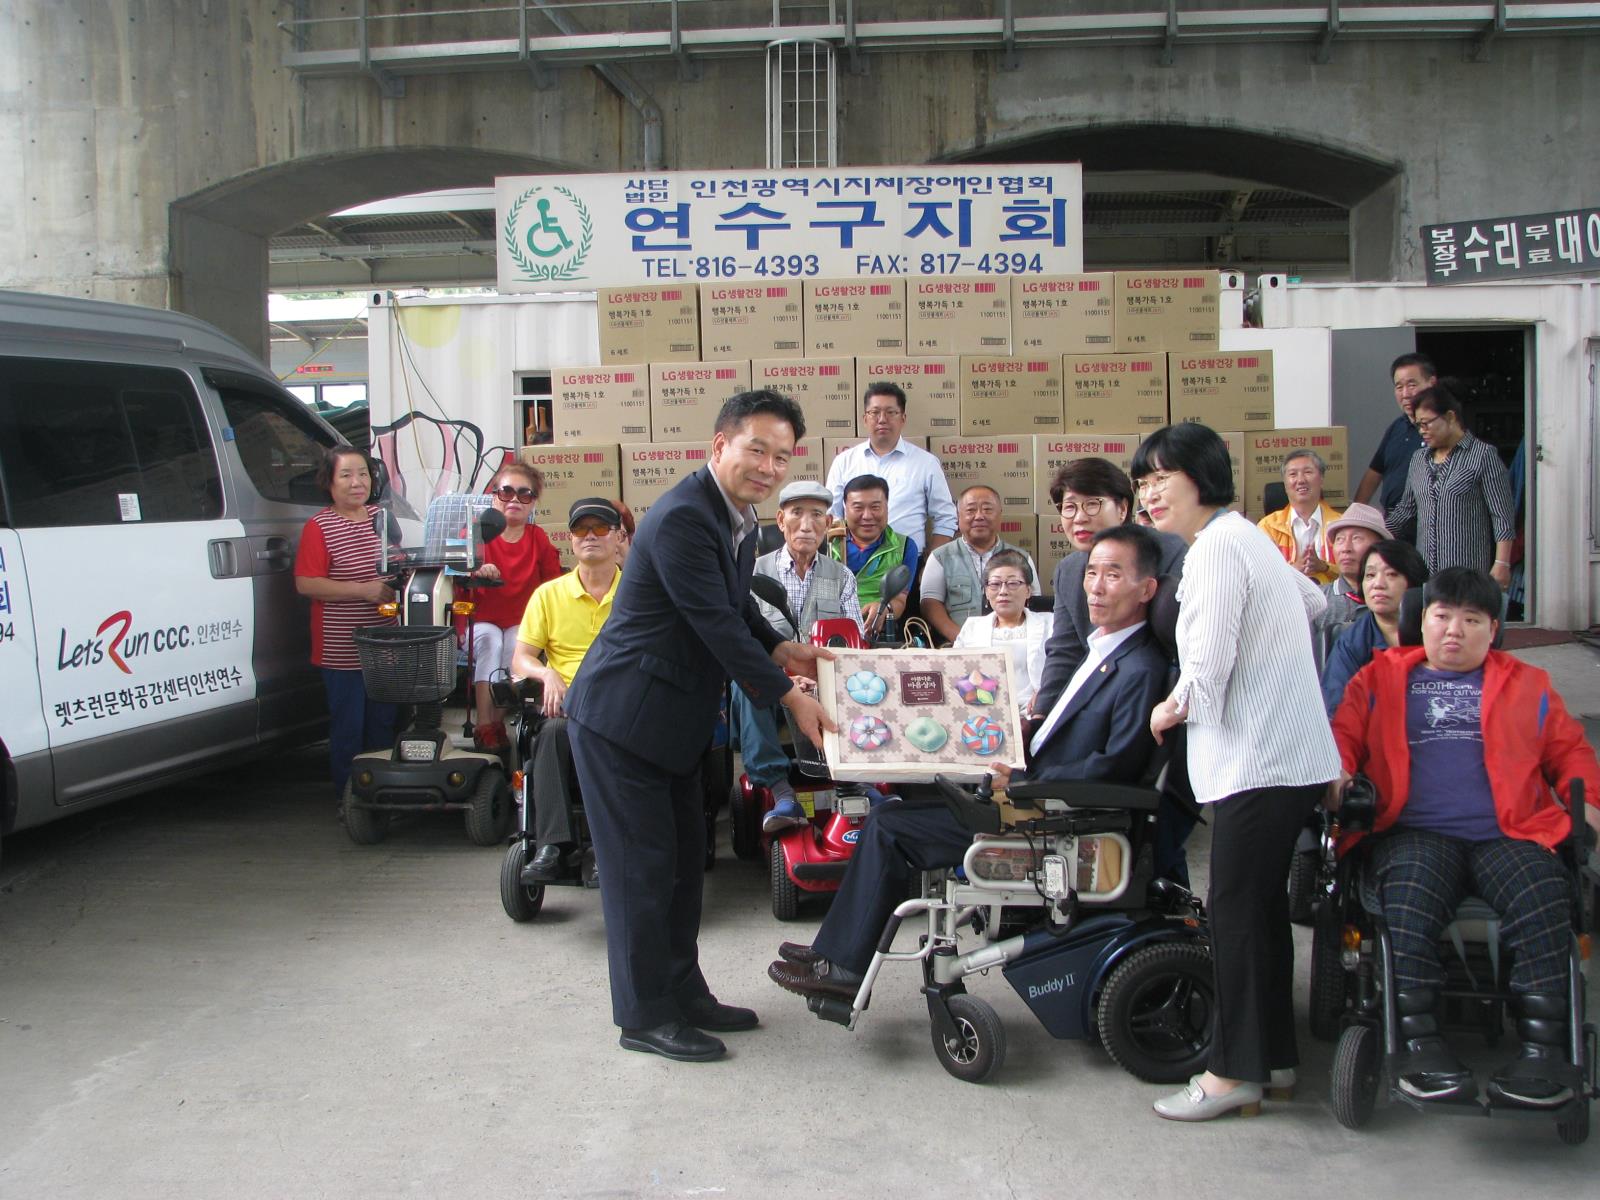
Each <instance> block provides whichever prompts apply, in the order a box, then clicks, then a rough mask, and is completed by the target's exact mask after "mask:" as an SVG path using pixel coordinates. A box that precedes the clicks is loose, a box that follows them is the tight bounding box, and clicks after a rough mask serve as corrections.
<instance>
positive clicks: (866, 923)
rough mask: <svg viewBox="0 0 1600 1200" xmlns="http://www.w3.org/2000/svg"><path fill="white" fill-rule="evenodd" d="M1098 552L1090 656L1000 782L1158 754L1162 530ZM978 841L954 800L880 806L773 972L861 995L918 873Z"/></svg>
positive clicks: (1072, 774)
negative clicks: (1152, 720)
mask: <svg viewBox="0 0 1600 1200" xmlns="http://www.w3.org/2000/svg"><path fill="white" fill-rule="evenodd" d="M1086 558H1087V559H1088V564H1087V568H1086V570H1085V573H1084V582H1083V588H1084V594H1085V598H1086V603H1087V606H1088V609H1089V612H1090V615H1091V618H1092V620H1093V621H1094V627H1093V631H1092V633H1091V634H1090V636H1089V639H1088V643H1087V647H1086V656H1085V658H1084V660H1083V663H1082V664H1081V665H1080V667H1079V669H1078V671H1076V672H1075V673H1074V675H1073V677H1072V679H1071V680H1070V681H1069V682H1068V684H1067V686H1066V688H1065V690H1064V691H1063V692H1062V694H1061V697H1060V699H1059V700H1058V701H1057V703H1056V705H1055V706H1054V707H1053V708H1052V709H1051V710H1050V711H1049V713H1048V714H1047V715H1046V717H1045V722H1044V724H1043V725H1041V726H1040V728H1039V731H1038V733H1036V734H1035V735H1034V739H1033V741H1032V742H1031V743H1030V747H1031V750H1032V754H1031V756H1030V761H1029V766H1028V770H1027V772H1026V775H1025V776H1024V775H1023V774H1022V773H1020V772H1013V771H1012V770H1011V769H1010V768H1009V767H1006V766H1004V765H997V766H996V767H995V770H994V775H995V783H996V786H997V787H1004V786H1005V785H1006V784H1007V783H1008V782H1009V781H1010V780H1011V779H1013V778H1015V779H1016V780H1017V781H1018V782H1022V780H1023V779H1024V778H1026V780H1028V781H1030V782H1033V781H1041V780H1055V779H1060V780H1066V779H1105V780H1110V781H1113V782H1116V783H1135V782H1137V781H1138V780H1139V779H1140V777H1141V776H1142V775H1143V774H1144V772H1145V769H1146V767H1147V766H1148V765H1149V762H1150V756H1151V754H1152V752H1153V751H1154V750H1155V739H1154V738H1153V737H1151V736H1150V731H1149V728H1148V726H1149V713H1148V710H1147V709H1146V708H1145V707H1144V706H1145V705H1146V704H1148V703H1150V702H1151V700H1152V699H1153V700H1154V701H1156V702H1157V703H1159V702H1160V700H1161V698H1162V696H1164V695H1165V694H1166V691H1167V684H1168V677H1167V675H1168V667H1169V666H1170V663H1169V660H1168V658H1167V655H1166V653H1165V652H1164V651H1163V650H1162V649H1161V647H1160V645H1159V644H1158V643H1157V642H1156V640H1155V638H1154V637H1153V636H1152V635H1151V633H1150V630H1149V628H1148V626H1147V625H1146V623H1145V617H1146V612H1147V610H1148V607H1149V604H1150V600H1151V598H1152V597H1154V595H1155V593H1156V586H1157V584H1158V582H1159V576H1158V575H1157V571H1158V569H1159V566H1160V561H1161V548H1160V543H1159V542H1158V541H1157V540H1156V538H1155V536H1154V534H1153V532H1152V531H1151V530H1148V529H1143V528H1141V527H1139V526H1137V525H1118V526H1115V527H1113V528H1111V529H1107V530H1103V531H1102V532H1100V533H1099V534H1097V535H1096V536H1095V540H1094V545H1093V547H1092V549H1091V550H1090V552H1089V554H1088V555H1087V556H1086ZM971 844H972V834H971V832H970V831H969V830H967V829H966V828H964V827H963V826H962V825H961V824H960V823H959V822H958V821H957V820H956V819H955V817H954V816H952V815H951V814H950V812H949V810H948V809H946V808H945V807H944V805H943V804H942V802H930V801H926V800H896V801H890V802H888V803H886V804H882V805H879V806H878V807H877V808H875V809H874V810H873V811H872V815H871V816H869V817H868V818H867V823H866V825H865V826H864V827H863V829H862V833H861V840H860V842H858V843H857V845H856V852H855V855H854V857H852V858H851V860H850V869H849V870H848V871H847V872H846V873H845V877H844V881H843V882H842V883H841V884H840V887H839V893H838V895H837V896H836V897H834V901H833V906H832V907H831V908H830V909H829V910H828V915H827V917H825V918H824V919H823V922H822V928H821V929H819V930H818V931H817V936H816V938H815V940H813V941H812V943H811V945H810V946H801V945H798V944H796V943H793V942H785V943H784V944H783V945H782V946H780V947H779V948H778V953H779V955H780V956H781V957H780V958H779V960H778V961H777V962H775V963H773V964H772V965H771V966H770V967H768V968H767V974H768V975H769V976H770V977H771V978H772V980H773V982H775V983H777V984H778V985H779V986H780V987H783V988H786V989H788V990H789V991H791V992H798V993H799V994H801V995H803V996H837V997H842V998H850V997H853V996H854V995H855V993H856V990H857V988H859V987H860V985H861V975H862V972H864V971H865V970H866V969H867V966H868V964H869V963H870V962H871V961H872V955H873V952H874V951H875V950H876V949H877V943H878V938H879V937H881V936H882V934H883V927H884V925H885V923H886V922H887V921H888V920H889V915H890V914H891V913H892V912H893V911H894V908H895V905H896V904H897V903H899V902H900V901H901V900H903V899H904V898H905V896H906V892H907V889H908V888H909V886H910V883H911V872H912V871H914V870H915V871H927V870H932V869H934V868H936V867H953V866H956V865H958V864H959V863H960V862H961V859H962V857H963V855H965V854H966V851H967V847H968V846H969V845H971Z"/></svg>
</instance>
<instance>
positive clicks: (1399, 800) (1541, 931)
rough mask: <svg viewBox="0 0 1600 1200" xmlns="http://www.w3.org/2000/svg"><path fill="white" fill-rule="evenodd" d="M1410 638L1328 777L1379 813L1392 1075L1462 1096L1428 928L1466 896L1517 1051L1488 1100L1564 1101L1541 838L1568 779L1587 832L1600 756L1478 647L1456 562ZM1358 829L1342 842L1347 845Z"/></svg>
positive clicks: (1552, 871) (1472, 575)
mask: <svg viewBox="0 0 1600 1200" xmlns="http://www.w3.org/2000/svg"><path fill="white" fill-rule="evenodd" d="M1423 594H1424V608H1423V615H1422V645H1421V647H1399V648H1396V649H1392V650H1380V651H1378V652H1377V653H1376V654H1375V655H1374V656H1373V659H1372V661H1371V662H1370V663H1369V664H1368V665H1367V666H1365V667H1363V668H1362V669H1361V670H1360V671H1359V672H1358V673H1357V674H1356V676H1355V678H1354V679H1352V680H1351V681H1350V686H1349V689H1348V690H1347V691H1346V692H1345V697H1344V702H1343V703H1342V704H1341V705H1340V706H1339V710H1338V711H1337V712H1336V713H1335V714H1334V718H1333V733H1334V739H1335V740H1336V741H1337V742H1338V744H1339V754H1340V757H1341V759H1342V765H1343V769H1344V776H1343V778H1342V779H1341V780H1340V783H1341V784H1342V783H1345V782H1348V780H1349V778H1350V776H1351V775H1352V774H1354V773H1355V772H1358V771H1359V772H1362V773H1364V774H1365V775H1366V776H1367V777H1368V778H1370V779H1371V780H1372V782H1373V784H1374V785H1375V787H1376V789H1377V793H1378V808H1377V815H1376V819H1375V821H1374V822H1373V833H1372V839H1371V842H1372V844H1371V847H1370V858H1369V861H1368V866H1369V868H1370V873H1371V878H1372V879H1373V880H1374V881H1375V883H1376V885H1377V895H1378V899H1379V903H1380V904H1381V906H1382V911H1383V920H1384V923H1385V924H1386V925H1387V926H1388V928H1389V934H1390V939H1391V942H1392V944H1393V947H1394V981H1393V987H1394V990H1395V1001H1396V1007H1397V1009H1398V1012H1399V1014H1400V1035H1399V1036H1400V1042H1401V1046H1402V1049H1401V1062H1400V1065H1399V1070H1398V1072H1397V1073H1398V1075H1399V1077H1400V1087H1401V1088H1402V1089H1403V1090H1404V1091H1406V1092H1407V1093H1408V1094H1410V1095H1412V1096H1415V1097H1417V1098H1418V1099H1423V1100H1453V1101H1462V1100H1467V1099H1470V1098H1471V1097H1472V1096H1473V1095H1474V1094H1475V1093H1476V1087H1477V1085H1476V1083H1475V1082H1474V1080H1473V1077H1472V1073H1471V1072H1470V1071H1469V1070H1467V1068H1466V1067H1464V1066H1463V1065H1462V1064H1461V1062H1460V1060H1459V1059H1457V1058H1456V1057H1455V1055H1454V1054H1453V1053H1452V1052H1451V1051H1450V1049H1449V1047H1448V1046H1446V1045H1445V1043H1444V1040H1443V1039H1442V1038H1441V1037H1440V1036H1439V1027H1438V1021H1437V1018H1436V1007H1437V1004H1438V994H1439V989H1440V988H1441V987H1442V986H1443V985H1444V982H1445V973H1444V968H1443V966H1442V965H1441V963H1440V961H1439V950H1438V947H1439V939H1440V937H1441V936H1442V935H1443V933H1444V930H1445V927H1446V926H1447V925H1448V924H1449V923H1450V920H1451V918H1452V915H1453V914H1454V912H1455V909H1456V906H1457V905H1458V904H1459V903H1460V902H1461V900H1462V899H1463V898H1465V897H1466V896H1468V895H1477V896H1481V897H1482V898H1483V899H1484V900H1486V901H1488V903H1489V904H1490V905H1492V906H1493V907H1494V909H1495V910H1496V911H1497V912H1498V913H1499V914H1500V918H1501V924H1500V934H1501V937H1502V939H1503V940H1504V943H1505V944H1506V945H1507V946H1508V947H1509V948H1510V950H1511V953H1512V956H1513V957H1512V964H1513V965H1512V968H1511V990H1512V993H1513V1001H1512V1007H1513V1010H1514V1011H1515V1013H1516V1016H1517V1033H1518V1037H1519V1038H1520V1039H1521V1042H1522V1048H1521V1052H1520V1053H1519V1055H1518V1057H1517V1058H1516V1059H1514V1060H1513V1061H1512V1062H1511V1063H1509V1064H1507V1065H1506V1066H1505V1067H1504V1068H1502V1069H1501V1070H1500V1071H1498V1072H1497V1073H1496V1074H1495V1076H1494V1078H1493V1080H1492V1081H1491V1082H1490V1084H1489V1094H1490V1096H1491V1098H1493V1099H1495V1100H1497V1101H1501V1102H1508V1103H1512V1104H1521V1105H1524V1106H1528V1107H1535V1108H1553V1107H1557V1106H1559V1105H1561V1104H1564V1103H1566V1102H1567V1101H1568V1100H1569V1099H1571V1098H1572V1095H1573V1089H1574V1087H1575V1086H1576V1085H1577V1084H1578V1082H1579V1078H1578V1071H1577V1068H1576V1067H1575V1066H1573V1065H1572V1064H1571V1063H1570V1062H1569V1061H1568V1054H1567V1046H1568V1044H1569V1041H1568V1034H1567V1021H1568V1016H1569V1011H1568V1007H1569V1006H1568V978H1567V962H1568V950H1569V946H1570V937H1571V909H1570V907H1569V906H1570V904H1571V903H1572V891H1571V886H1570V882H1569V879H1568V876H1567V874H1566V872H1565V870H1564V869H1563V867H1562V865H1561V862H1560V860H1559V859H1558V858H1557V856H1556V853H1555V848H1556V847H1557V846H1558V845H1559V844H1560V843H1561V841H1562V840H1563V839H1564V838H1566V837H1567V835H1568V833H1569V831H1570V829H1571V818H1570V817H1569V816H1568V813H1567V810H1566V809H1564V808H1563V807H1562V806H1561V805H1560V804H1558V803H1557V802H1556V800H1555V799H1554V797H1552V795H1551V788H1555V789H1557V791H1559V792H1560V793H1561V794H1562V798H1563V799H1566V798H1568V795H1569V793H1570V788H1571V781H1572V780H1573V779H1575V778H1577V779H1582V780H1583V786H1584V795H1585V796H1586V797H1587V799H1588V805H1587V806H1586V809H1585V812H1584V816H1585V818H1586V819H1587V820H1588V822H1589V824H1590V825H1591V826H1593V827H1595V828H1596V829H1600V808H1597V807H1596V806H1597V805H1600V764H1597V762H1596V760H1595V754H1594V751H1593V749H1591V748H1590V746H1589V743H1588V741H1587V740H1586V739H1585V738H1584V733H1583V727H1582V726H1581V725H1579V723H1578V722H1577V721H1576V720H1575V719H1574V718H1573V717H1572V716H1571V715H1570V714H1568V712H1567V709H1566V706H1565V705H1564V704H1562V702H1561V697H1560V696H1558V695H1557V694H1556V691H1555V689H1554V688H1553V687H1552V686H1551V683H1550V677H1549V676H1548V675H1547V674H1545V672H1543V671H1541V670H1539V669H1538V668H1537V667H1531V666H1529V665H1528V664H1526V663H1524V662H1521V661H1519V660H1518V659H1515V658H1513V657H1512V656H1511V655H1509V654H1505V653H1502V652H1501V651H1498V650H1491V649H1490V648H1489V647H1490V646H1491V644H1492V643H1493V641H1494V637H1495V633H1496V631H1497V629H1498V626H1499V621H1498V619H1497V618H1498V616H1499V614H1500V588H1499V586H1498V585H1497V584H1496V583H1495V582H1494V580H1492V579H1490V578H1489V577H1488V576H1487V575H1485V574H1483V573H1482V572H1480V571H1474V570H1470V569H1468V568H1466V567H1452V568H1449V569H1447V570H1444V571H1441V572H1439V574H1437V575H1435V576H1434V577H1433V579H1432V580H1431V581H1430V582H1429V583H1428V585H1427V588H1426V590H1425V591H1424V593H1423ZM1358 836H1359V835H1352V836H1351V837H1350V838H1349V839H1347V844H1345V845H1342V846H1341V847H1340V853H1341V854H1342V853H1344V852H1346V851H1347V850H1348V849H1349V847H1350V845H1353V844H1354V841H1355V840H1356V838H1357V837H1358Z"/></svg>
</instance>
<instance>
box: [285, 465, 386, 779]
mask: <svg viewBox="0 0 1600 1200" xmlns="http://www.w3.org/2000/svg"><path fill="white" fill-rule="evenodd" d="M317 483H318V484H319V485H321V487H322V488H323V490H324V491H326V492H327V493H328V498H329V500H330V501H331V503H330V504H329V506H328V507H327V508H325V509H323V510H322V511H321V512H319V513H317V514H316V515H315V516H313V517H312V518H311V519H310V520H309V521H307V522H306V525H305V529H303V530H302V531H301V533H300V548H299V550H298V551H297V553H296V554H295V560H294V586H295V590H296V591H298V592H299V593H300V594H301V595H302V596H307V597H309V598H310V600H311V662H312V664H313V665H314V666H318V667H321V668H322V680H323V683H324V685H325V686H326V688H327V691H328V753H329V757H330V759H331V761H332V770H333V786H334V790H335V791H336V792H337V793H338V794H339V795H340V796H341V797H343V795H344V789H345V783H346V782H347V781H348V779H349V778H350V761H351V760H352V759H353V758H355V756H356V755H357V754H358V753H359V752H360V751H362V750H377V749H381V748H382V747H384V746H387V745H388V744H389V743H390V742H391V741H393V739H394V723H395V707H394V705H392V704H379V703H377V702H375V701H373V700H370V699H368V698H367V689H366V687H365V685H364V684H363V683H362V679H361V660H360V658H359V657H357V655H356V643H355V632H356V630H357V629H359V628H361V627H362V626H363V625H391V624H393V623H394V618H393V617H385V616H380V615H379V613H378V605H380V604H386V603H388V602H389V601H390V600H393V599H394V592H392V591H391V590H390V589H389V586H388V584H386V583H385V582H384V581H383V580H382V579H380V578H379V577H378V555H379V550H380V549H381V543H380V541H379V538H378V534H377V533H376V532H374V530H373V527H372V522H373V518H374V517H376V516H377V515H378V514H379V513H380V512H381V511H382V510H381V509H380V508H378V506H377V505H375V504H368V503H367V499H368V497H370V496H371V495H372V465H371V461H370V460H369V459H368V458H367V456H366V455H365V454H363V453H362V452H361V451H359V450H356V449H354V448H352V447H350V446H335V447H333V448H332V449H330V450H329V451H328V453H327V455H326V457H324V459H323V461H322V465H321V466H320V467H319V468H318V469H317Z"/></svg>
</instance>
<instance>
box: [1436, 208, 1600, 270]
mask: <svg viewBox="0 0 1600 1200" xmlns="http://www.w3.org/2000/svg"><path fill="white" fill-rule="evenodd" d="M1422 244H1423V246H1424V247H1426V249H1427V252H1428V283H1429V284H1441V283H1477V282H1479V281H1480V280H1485V279H1530V278H1533V277H1535V276H1539V275H1570V274H1572V273H1574V272H1576V271H1600V208H1582V209H1574V210H1571V211H1569V212H1556V213H1540V214H1538V215H1537V216H1532V217H1490V218H1489V219H1487V220H1484V221H1453V222H1451V223H1450V224H1448V225H1424V226H1423V227H1422Z"/></svg>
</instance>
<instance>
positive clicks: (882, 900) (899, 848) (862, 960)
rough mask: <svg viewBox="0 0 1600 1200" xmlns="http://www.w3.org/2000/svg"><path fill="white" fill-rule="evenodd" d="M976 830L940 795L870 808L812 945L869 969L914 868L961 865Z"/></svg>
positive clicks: (827, 954) (833, 959)
mask: <svg viewBox="0 0 1600 1200" xmlns="http://www.w3.org/2000/svg"><path fill="white" fill-rule="evenodd" d="M970 845H972V831H971V830H969V829H966V828H965V827H963V826H962V825H961V823H960V822H959V821H957V820H956V819H955V817H953V816H952V815H951V814H950V810H949V809H947V808H945V806H944V804H943V802H942V801H939V800H927V799H904V800H902V799H894V800H888V801H886V802H885V803H883V804H880V805H878V806H877V807H876V808H874V809H873V810H872V813H871V815H870V816H868V817H867V822H866V824H865V825H863V826H862V827H861V840H860V841H859V842H857V843H856V851H855V854H853V855H852V856H851V858H850V866H849V869H848V870H846V871H845V874H844V880H843V881H842V882H841V883H840V884H839V892H838V894H837V895H836V896H834V898H833V904H832V906H831V907H830V908H829V909H828V915H827V916H826V917H824V918H823V921H822V928H821V929H819V930H817V936H816V938H815V939H814V940H813V941H812V943H811V945H812V948H813V949H814V950H816V952H817V953H818V954H820V955H822V957H823V958H826V959H827V960H828V961H829V962H835V963H838V964H839V965H840V966H841V967H844V968H845V969H847V970H850V971H857V972H859V971H865V970H866V969H867V965H868V964H869V963H870V962H871V961H872V954H873V951H875V950H876V949H877V948H878V938H879V937H880V936H882V934H883V927H884V925H885V923H887V922H888V920H889V914H891V913H892V912H894V909H895V905H897V904H899V903H900V901H902V900H904V899H905V898H906V895H907V891H908V889H909V888H910V886H911V873H912V871H914V870H915V871H930V870H933V869H934V868H936V867H954V866H959V865H960V863H961V859H962V856H963V855H965V854H966V852H967V847H968V846H970Z"/></svg>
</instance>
